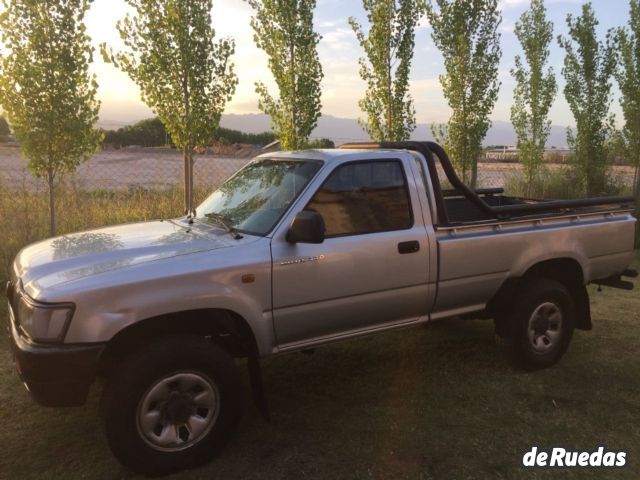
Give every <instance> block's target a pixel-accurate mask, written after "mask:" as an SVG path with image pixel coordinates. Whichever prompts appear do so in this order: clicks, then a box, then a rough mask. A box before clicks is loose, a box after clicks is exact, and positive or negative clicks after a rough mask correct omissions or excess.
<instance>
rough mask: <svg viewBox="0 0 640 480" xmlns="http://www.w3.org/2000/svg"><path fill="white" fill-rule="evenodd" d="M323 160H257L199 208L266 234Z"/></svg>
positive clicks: (201, 213) (240, 227) (246, 229)
mask: <svg viewBox="0 0 640 480" xmlns="http://www.w3.org/2000/svg"><path fill="white" fill-rule="evenodd" d="M320 165H321V162H311V161H295V160H293V161H291V160H269V159H264V160H257V161H254V162H251V163H250V164H249V165H247V166H246V167H244V168H243V169H242V170H240V171H239V172H238V173H237V174H236V175H234V176H233V177H231V178H230V179H229V180H227V181H226V182H225V183H224V184H222V186H221V187H220V188H219V189H218V190H216V191H215V192H213V193H212V194H211V195H210V196H209V198H207V199H206V200H205V201H204V202H203V203H202V204H201V205H200V206H199V207H198V209H197V212H198V218H202V219H203V220H206V214H207V213H219V214H222V215H224V216H225V217H226V218H227V220H228V221H229V223H231V224H232V225H233V226H234V227H235V228H237V229H238V230H240V231H243V232H246V233H252V234H256V235H266V234H267V233H269V232H270V231H271V229H272V228H273V227H274V226H275V224H276V223H277V222H278V220H280V218H281V217H282V215H283V214H284V213H285V212H286V211H287V209H288V208H289V205H291V203H293V201H294V200H295V199H296V198H297V197H298V195H299V194H300V192H301V191H302V190H303V189H304V187H305V186H306V185H307V183H309V180H311V178H313V176H314V175H315V173H316V172H317V171H318V169H319V168H320Z"/></svg>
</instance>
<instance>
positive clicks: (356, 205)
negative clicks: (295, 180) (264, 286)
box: [272, 159, 429, 350]
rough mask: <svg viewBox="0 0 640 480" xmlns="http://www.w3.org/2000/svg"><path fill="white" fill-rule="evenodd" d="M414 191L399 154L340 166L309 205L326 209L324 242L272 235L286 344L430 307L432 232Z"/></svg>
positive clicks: (279, 333)
mask: <svg viewBox="0 0 640 480" xmlns="http://www.w3.org/2000/svg"><path fill="white" fill-rule="evenodd" d="M408 174H409V178H410V179H412V178H413V177H412V176H411V171H410V170H408ZM415 190H416V189H415V188H412V189H410V188H409V185H408V176H407V174H406V173H405V165H404V164H403V162H402V161H401V160H399V159H390V160H386V159H385V160H364V161H357V162H349V163H344V164H341V165H338V166H337V167H336V168H335V169H334V170H333V171H332V172H331V173H330V174H329V176H328V177H327V179H326V180H325V182H324V183H323V184H322V185H321V186H320V188H319V189H318V190H317V191H316V192H315V193H314V194H313V197H312V198H311V200H310V201H309V202H308V203H307V204H306V206H305V208H304V209H307V210H314V211H316V212H318V213H320V214H321V215H322V217H323V219H324V222H325V225H326V238H325V240H324V242H323V243H321V244H305V243H296V244H291V243H288V242H286V241H284V240H283V239H282V237H280V239H275V238H274V241H273V242H272V257H273V307H274V310H273V316H274V326H275V334H276V338H277V342H278V344H279V346H280V348H281V349H283V350H285V349H287V348H296V347H299V346H301V345H304V344H312V343H321V342H324V341H329V340H331V339H332V338H340V337H345V336H349V335H353V334H356V333H357V332H360V331H363V330H375V329H382V328H385V327H388V326H390V325H394V324H397V323H404V322H411V321H415V320H417V319H418V318H419V317H421V316H422V315H425V314H426V313H427V310H428V298H429V295H428V271H429V268H428V267H429V238H428V236H427V232H426V230H425V226H424V223H423V221H422V216H421V215H420V213H418V214H417V215H414V213H413V212H414V209H413V207H412V205H415V208H417V209H418V210H417V212H419V209H420V206H419V200H418V199H417V198H416V196H415V195H414V194H413V193H412V192H415ZM284 228H285V229H286V228H287V226H284Z"/></svg>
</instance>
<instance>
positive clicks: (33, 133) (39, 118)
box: [0, 0, 102, 235]
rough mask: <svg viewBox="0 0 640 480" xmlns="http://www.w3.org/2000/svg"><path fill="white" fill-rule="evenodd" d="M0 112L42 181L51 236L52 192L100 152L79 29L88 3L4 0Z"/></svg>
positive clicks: (89, 52)
mask: <svg viewBox="0 0 640 480" xmlns="http://www.w3.org/2000/svg"><path fill="white" fill-rule="evenodd" d="M3 7H4V11H3V12H2V14H0V31H1V32H2V33H1V36H2V44H3V46H4V50H3V51H1V52H0V105H2V108H3V109H4V112H5V114H6V116H7V118H8V119H9V123H11V128H12V129H13V135H14V137H15V138H16V139H17V140H18V141H19V142H20V145H21V147H22V155H23V156H24V157H25V158H26V159H27V161H28V168H29V170H30V171H31V172H32V173H33V174H34V175H35V176H37V177H40V178H44V179H46V181H47V186H48V189H49V231H50V233H51V235H55V232H56V214H55V185H56V182H57V180H58V179H59V177H61V176H62V175H64V174H65V173H70V172H74V171H75V169H76V168H77V166H78V165H79V164H80V163H82V162H83V161H85V160H88V159H89V158H91V156H92V155H93V154H94V153H95V151H96V150H97V149H98V146H99V145H100V141H101V139H102V135H101V133H100V132H99V131H98V130H96V129H95V128H94V125H95V123H96V121H97V119H98V110H99V108H100V103H99V102H98V101H97V100H96V90H97V84H96V80H95V76H93V75H91V74H89V64H90V63H91V61H92V57H93V48H92V47H91V42H90V38H89V37H88V36H87V34H86V32H85V25H84V23H83V20H84V16H85V13H86V12H87V9H88V8H89V1H88V0H66V1H48V2H35V1H29V0H4V1H3Z"/></svg>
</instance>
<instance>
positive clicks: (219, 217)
mask: <svg viewBox="0 0 640 480" xmlns="http://www.w3.org/2000/svg"><path fill="white" fill-rule="evenodd" d="M204 216H205V217H207V218H210V219H211V220H215V221H217V222H218V223H219V224H220V225H221V226H222V227H223V228H224V229H225V230H226V231H227V232H229V233H230V234H231V235H232V236H233V238H235V239H236V240H240V239H241V238H242V235H240V232H238V229H237V228H236V227H234V226H233V224H232V223H231V220H229V218H228V217H227V216H226V215H224V214H223V213H216V212H210V213H205V214H204Z"/></svg>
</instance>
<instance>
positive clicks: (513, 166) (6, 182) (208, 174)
mask: <svg viewBox="0 0 640 480" xmlns="http://www.w3.org/2000/svg"><path fill="white" fill-rule="evenodd" d="M256 151H257V150H256ZM194 160H195V163H194V183H195V186H196V187H197V188H200V189H204V190H214V189H215V188H216V187H218V186H219V185H220V184H221V183H222V182H223V181H224V180H226V179H227V178H228V177H229V176H231V175H232V174H233V173H235V172H236V171H237V170H238V169H240V168H241V167H242V166H244V165H245V164H246V163H248V162H249V161H250V160H251V156H248V155H245V156H242V157H241V158H238V157H223V156H219V155H214V154H211V153H209V152H205V153H203V154H196V155H195V156H194ZM485 160H486V161H482V162H481V163H480V164H479V166H478V185H477V186H478V187H505V186H508V184H509V183H510V182H509V180H510V179H514V178H517V177H519V176H520V177H521V176H522V166H521V164H519V163H513V162H507V163H504V162H497V161H495V160H492V159H485ZM548 168H549V169H550V170H551V171H554V170H558V169H560V168H561V165H558V164H552V165H548ZM612 172H613V175H614V177H616V181H617V182H618V183H619V184H620V185H623V186H626V187H630V186H631V185H632V182H633V167H621V166H615V167H612ZM440 175H441V178H444V175H443V174H442V172H440ZM182 176H183V160H182V153H181V152H179V151H176V150H171V149H166V148H123V149H120V150H105V151H102V152H98V153H96V155H95V156H94V157H93V158H92V159H91V160H89V161H88V162H85V163H83V164H82V165H80V166H79V167H78V169H77V171H76V173H75V174H74V175H71V176H68V177H67V178H66V180H65V181H66V182H68V183H70V184H71V185H72V186H73V187H74V188H76V189H79V190H83V191H93V190H109V191H110V190H126V189H130V188H143V189H164V188H170V187H178V188H180V187H181V186H182V184H183V177H182ZM0 185H1V186H4V187H8V189H27V190H29V191H44V190H46V183H45V181H44V180H41V179H37V178H35V177H33V176H32V175H31V174H30V173H29V171H28V170H27V168H26V162H25V160H24V159H22V158H21V154H20V149H19V148H15V147H13V148H9V147H0Z"/></svg>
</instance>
